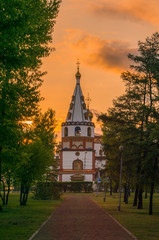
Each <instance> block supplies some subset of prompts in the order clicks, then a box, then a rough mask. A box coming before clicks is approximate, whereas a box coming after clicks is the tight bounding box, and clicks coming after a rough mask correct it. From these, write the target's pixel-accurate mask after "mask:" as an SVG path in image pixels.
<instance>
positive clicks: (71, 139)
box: [59, 65, 97, 182]
mask: <svg viewBox="0 0 159 240" xmlns="http://www.w3.org/2000/svg"><path fill="white" fill-rule="evenodd" d="M75 77H76V86H75V89H74V93H73V96H72V99H71V103H70V107H69V110H68V114H67V117H66V121H65V122H63V123H62V139H61V140H62V141H61V150H60V152H59V157H60V159H59V160H60V166H59V181H63V182H65V181H94V180H95V177H96V176H97V169H96V166H95V165H96V164H95V162H96V156H95V155H96V150H95V146H96V145H97V144H95V136H94V127H95V126H94V123H93V122H92V117H93V115H92V113H91V112H90V111H89V109H88V108H87V107H86V103H85V99H84V96H83V93H82V89H81V85H80V79H81V74H80V72H79V65H78V67H77V73H76V75H75Z"/></svg>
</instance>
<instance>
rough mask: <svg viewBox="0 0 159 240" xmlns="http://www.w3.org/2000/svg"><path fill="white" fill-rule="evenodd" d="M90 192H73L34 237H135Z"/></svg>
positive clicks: (74, 239)
mask: <svg viewBox="0 0 159 240" xmlns="http://www.w3.org/2000/svg"><path fill="white" fill-rule="evenodd" d="M133 239H135V238H133V237H132V236H130V235H129V234H128V233H127V232H126V231H125V230H124V229H123V228H122V227H121V226H120V225H119V224H118V223H116V222H115V221H114V220H113V218H111V217H110V216H109V215H108V214H106V212H105V211H104V210H103V209H101V208H100V207H99V206H97V205H96V203H94V202H93V201H92V200H91V198H90V197H89V196H82V195H71V196H68V197H67V198H66V199H65V200H64V202H63V203H62V204H61V205H60V206H59V207H58V208H57V209H56V210H55V211H54V213H53V214H52V216H51V218H50V219H49V221H48V222H47V223H46V224H45V225H44V226H43V227H42V228H41V230H40V231H39V232H38V233H37V234H36V236H35V237H34V238H33V240H133Z"/></svg>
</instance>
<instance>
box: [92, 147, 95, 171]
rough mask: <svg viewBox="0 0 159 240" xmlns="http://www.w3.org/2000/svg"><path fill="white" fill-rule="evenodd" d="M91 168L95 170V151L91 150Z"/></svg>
mask: <svg viewBox="0 0 159 240" xmlns="http://www.w3.org/2000/svg"><path fill="white" fill-rule="evenodd" d="M92 169H93V170H95V151H94V152H93V157H92Z"/></svg>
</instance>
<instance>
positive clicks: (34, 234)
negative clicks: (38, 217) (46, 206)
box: [28, 200, 64, 240]
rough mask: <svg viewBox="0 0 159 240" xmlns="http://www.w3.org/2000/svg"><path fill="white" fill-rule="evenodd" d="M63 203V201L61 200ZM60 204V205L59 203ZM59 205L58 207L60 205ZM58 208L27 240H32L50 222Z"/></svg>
mask: <svg viewBox="0 0 159 240" xmlns="http://www.w3.org/2000/svg"><path fill="white" fill-rule="evenodd" d="M63 201H64V200H63ZM61 204H62V203H61ZM61 204H59V206H60V205H61ZM59 206H57V208H55V209H54V210H53V211H52V213H51V214H50V216H49V217H48V218H47V219H46V220H45V221H44V222H43V223H42V224H41V225H40V227H39V228H38V229H37V230H36V231H35V232H34V233H33V234H32V235H31V237H30V238H29V239H28V240H32V239H33V238H34V237H35V236H36V235H37V234H38V233H39V232H40V230H41V229H42V228H43V227H44V225H45V224H46V223H47V222H48V221H49V220H50V218H51V217H52V216H53V215H54V213H55V212H56V210H57V209H58V208H59Z"/></svg>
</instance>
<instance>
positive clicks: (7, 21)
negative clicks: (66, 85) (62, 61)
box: [0, 0, 61, 182]
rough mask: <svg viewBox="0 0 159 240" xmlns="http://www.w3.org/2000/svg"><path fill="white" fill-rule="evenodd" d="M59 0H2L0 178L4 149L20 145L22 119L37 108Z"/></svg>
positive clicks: (29, 115)
mask: <svg viewBox="0 0 159 240" xmlns="http://www.w3.org/2000/svg"><path fill="white" fill-rule="evenodd" d="M60 2H61V1H60V0H59V1H58V0H57V1H56V0H54V1H53V0H50V1H47V0H37V1H34V0H19V1H16V0H10V1H5V0H0V23H1V24H0V182H1V181H2V177H1V172H2V170H1V167H2V161H7V159H8V158H7V157H5V156H4V153H7V150H8V149H9V148H11V149H13V148H14V149H17V144H18V142H20V141H21V140H22V139H21V138H23V137H22V136H23V127H22V121H23V120H24V119H27V120H28V119H29V118H31V117H32V116H34V115H35V114H36V113H37V112H38V103H39V101H40V100H41V97H40V91H39V87H40V86H41V84H42V77H43V75H44V74H45V73H42V72H41V71H40V66H41V64H42V57H45V56H48V55H49V53H50V52H51V50H53V48H51V47H49V45H48V43H51V41H52V32H53V26H54V24H55V19H56V17H57V13H58V9H59V5H60ZM18 149H19V148H18ZM2 151H3V154H1V153H2ZM2 157H3V158H2Z"/></svg>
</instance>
